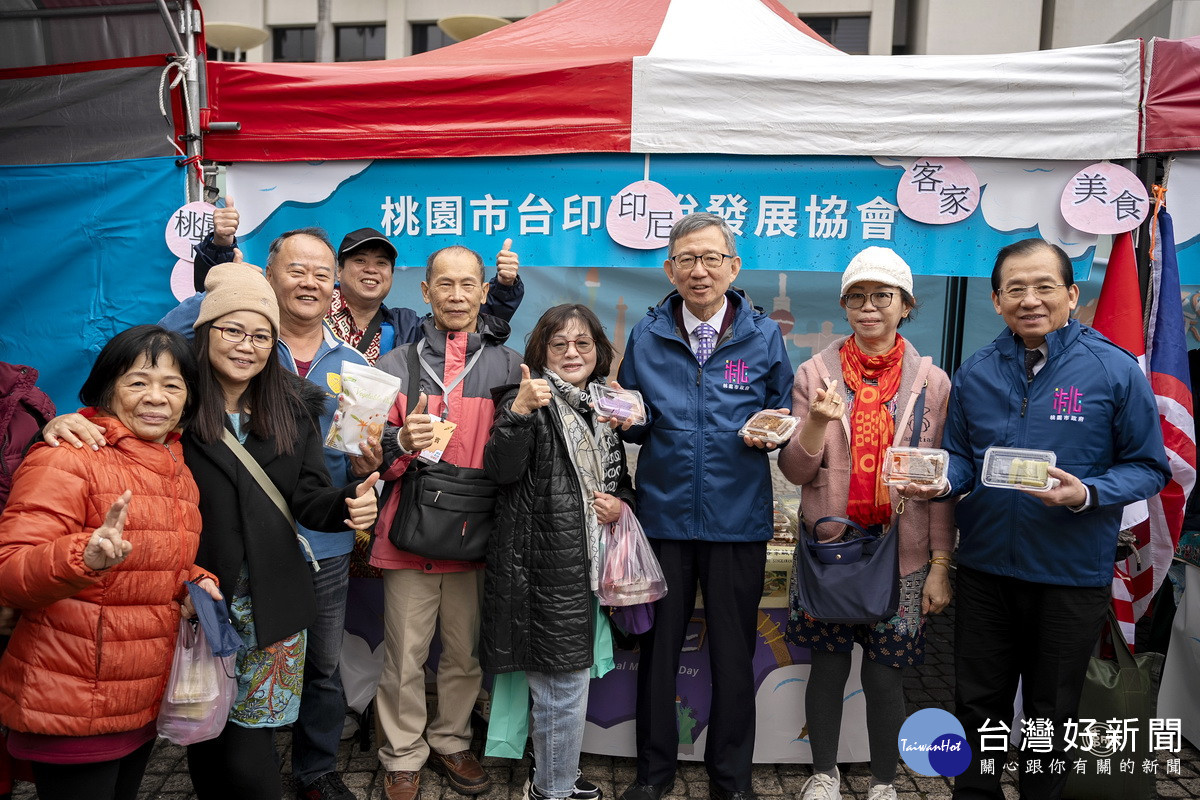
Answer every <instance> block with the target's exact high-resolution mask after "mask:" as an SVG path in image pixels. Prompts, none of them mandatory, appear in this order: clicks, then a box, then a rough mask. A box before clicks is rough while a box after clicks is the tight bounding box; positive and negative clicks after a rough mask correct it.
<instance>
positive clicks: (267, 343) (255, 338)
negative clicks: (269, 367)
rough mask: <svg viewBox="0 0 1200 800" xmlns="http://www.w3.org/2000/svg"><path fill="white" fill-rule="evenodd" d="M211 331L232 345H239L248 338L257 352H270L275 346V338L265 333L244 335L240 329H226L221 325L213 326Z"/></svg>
mask: <svg viewBox="0 0 1200 800" xmlns="http://www.w3.org/2000/svg"><path fill="white" fill-rule="evenodd" d="M212 329H213V330H214V331H220V332H221V338H222V339H224V340H225V341H227V342H233V343H234V344H241V343H242V342H243V341H245V340H246V339H247V338H249V339H250V344H251V346H253V347H257V348H258V349H259V350H270V349H271V348H272V347H274V346H275V337H274V336H271V335H269V334H266V333H246V332H245V331H244V330H242V329H241V328H226V327H223V326H221V325H213V326H212Z"/></svg>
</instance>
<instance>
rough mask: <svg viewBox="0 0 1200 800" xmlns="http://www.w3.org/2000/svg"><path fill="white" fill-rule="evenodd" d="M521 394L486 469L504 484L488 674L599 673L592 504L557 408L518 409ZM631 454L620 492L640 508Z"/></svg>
mask: <svg viewBox="0 0 1200 800" xmlns="http://www.w3.org/2000/svg"><path fill="white" fill-rule="evenodd" d="M516 397H517V389H516V387H507V389H506V390H505V391H504V394H503V398H502V400H501V401H500V403H499V405H498V406H497V408H496V419H495V424H494V426H493V428H492V436H491V439H489V440H488V444H487V448H486V449H485V450H484V469H486V470H487V472H488V475H489V476H490V477H491V478H492V479H493V480H495V481H496V482H497V483H499V484H500V492H499V494H498V496H497V499H496V527H495V529H494V530H493V531H492V536H491V538H490V539H489V540H488V554H487V571H486V572H485V573H484V594H483V597H484V600H483V624H482V626H481V632H480V646H479V661H480V663H481V664H482V665H483V668H484V669H485V670H487V671H488V672H492V673H499V672H514V671H517V670H523V671H534V672H567V671H571V670H579V669H587V668H588V667H590V666H591V665H592V637H593V632H592V591H591V587H590V586H589V583H588V564H587V535H586V533H585V532H584V529H583V521H584V513H583V496H582V493H581V490H580V487H579V479H578V477H576V475H575V468H574V466H572V464H571V460H570V458H571V456H570V451H569V450H568V449H567V443H566V440H565V439H564V438H563V432H562V422H561V420H560V419H559V418H558V413H557V412H556V411H555V410H554V408H553V406H549V407H545V408H540V409H538V410H537V411H536V412H534V413H533V414H530V415H527V416H521V415H519V414H514V413H512V411H511V407H512V404H513V401H514V400H515V399H516ZM618 447H619V448H621V450H620V452H621V477H620V479H619V484H618V489H617V491H616V492H614V494H615V495H616V496H617V497H619V498H621V499H622V500H624V501H625V502H626V503H628V504H629V505H630V507H631V508H632V507H633V505H634V499H633V498H634V493H633V488H632V483H631V481H630V479H629V471H628V470H627V469H626V466H625V452H624V448H623V446H622V445H620V444H618Z"/></svg>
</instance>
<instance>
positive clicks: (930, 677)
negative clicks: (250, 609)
mask: <svg viewBox="0 0 1200 800" xmlns="http://www.w3.org/2000/svg"><path fill="white" fill-rule="evenodd" d="M952 613H953V607H951V609H950V613H949V614H946V615H942V616H940V617H936V618H934V622H933V624H932V625H931V626H930V633H929V649H928V653H927V659H926V664H925V666H924V667H921V668H919V669H913V670H910V672H909V675H908V677H907V680H906V684H907V685H906V693H907V699H908V705H909V709H910V711H916V710H917V709H920V708H928V707H930V706H939V707H942V708H946V709H947V710H949V707H950V704H951V701H952V694H951V692H952V686H953V681H954V670H953V664H952V662H951V653H952V652H953V626H952V625H951V616H950V615H951V614H952ZM1159 715H1160V716H1163V717H1168V716H1170V709H1160V711H1159ZM289 743H290V737H289V736H288V734H286V733H283V734H282V735H281V736H280V745H281V748H282V750H283V753H282V761H283V763H284V764H287V763H288V761H289V753H288V752H287V751H288V747H289ZM477 744H478V743H477ZM1177 757H1178V758H1180V761H1181V768H1180V771H1179V774H1178V775H1167V774H1165V768H1166V756H1165V755H1163V754H1160V756H1159V761H1160V765H1159V777H1158V795H1159V797H1192V798H1200V752H1197V751H1196V749H1195V748H1193V747H1191V746H1190V745H1188V744H1187V742H1184V749H1183V751H1182V752H1180V753H1179V754H1177ZM484 764H485V766H486V767H487V769H488V770H489V772H490V773H491V775H492V777H493V779H494V781H495V785H494V786H493V788H492V789H491V791H490V792H489V793H488V794H486V795H483V798H484V799H485V800H520V798H521V789H522V785H523V783H524V781H525V777H526V774H527V772H528V763H527V762H519V761H511V760H508V759H499V758H489V759H485V760H484ZM339 766H340V767H341V769H342V771H343V775H344V779H345V781H346V785H347V786H349V787H350V788H351V789H352V790H353V791H354V793H355V794H356V795H357V796H358V797H359V798H361V799H362V800H379V798H382V797H383V773H382V771H381V770H380V768H379V762H378V760H377V759H376V757H375V751H374V750H368V751H366V752H362V751H360V750H359V749H358V746H357V745H356V744H355V743H352V742H343V743H342V750H341V755H340V761H339ZM581 766H582V768H583V772H584V774H585V775H586V776H587V777H588V778H589V779H590V780H592V781H593V782H595V783H596V784H597V785H598V786H600V787H601V789H603V791H604V796H605V797H606V798H615V797H616V795H617V794H618V793H619V792H620V791H622V790H623V789H624V787H625V786H626V785H628V784H629V782H630V781H632V780H633V776H634V765H633V760H632V759H628V758H612V757H608V756H593V755H584V756H583V759H582V765H581ZM285 769H286V767H285ZM810 773H811V770H810V769H809V767H808V766H806V765H803V764H778V765H774V764H762V765H759V766H756V767H755V769H754V789H755V791H756V792H757V793H758V794H759V795H760V797H761V798H763V800H775V798H795V797H797V796H798V795H799V792H800V787H801V785H802V784H803V783H804V781H805V779H807V778H808V776H809V774H810ZM842 773H843V780H842V792H843V796H844V797H846V798H855V800H865V798H866V795H867V782H868V772H867V768H866V765H865V764H850V765H843V767H842ZM288 777H290V776H285V779H286V778H288ZM678 777H679V779H678V780H677V781H676V786H675V791H674V792H673V793H672V794H671V795H668V800H707V798H708V781H707V779H706V775H705V772H704V767H703V765H701V764H693V763H690V762H685V763H683V764H681V766H680V770H679V776H678ZM1005 781H1006V783H1005V794H1006V796H1007V797H1008V798H1016V797H1017V791H1016V786H1015V784H1013V783H1012V782H1011V780H1010V779H1009V778H1006V779H1005ZM288 785H289V786H290V783H289V784H288ZM191 788H192V787H191V781H190V779H189V778H188V773H187V762H186V759H185V758H184V750H183V748H181V747H176V746H174V745H171V744H168V743H166V742H165V741H162V740H160V741H159V742H158V745H157V747H156V748H155V751H154V756H153V758H152V760H151V762H150V767H149V770H148V772H147V774H146V778H145V780H144V781H143V782H142V793H141V798H142V800H149V798H161V799H162V800H185V798H191V797H192V796H193V795H192V791H191ZM896 788H897V790H898V792H899V795H900V798H901V799H902V800H939V799H941V798H949V797H950V781H949V780H948V779H945V778H926V777H923V776H921V775H916V774H914V773H912V772H911V771H910V770H908V769H907V768H906V767H904V766H903V765H901V768H900V775H899V776H898V777H897V780H896ZM289 796H290V795H289ZM13 797H14V800H32V798H34V797H36V794H35V793H34V791H33V787H32V786H30V785H28V784H22V785H21V786H20V787H18V788H17V790H16V791H15V792H14V793H13ZM442 798H445V800H455V799H457V798H460V795H458V794H456V793H455V792H454V791H452V790H451V789H449V788H448V787H447V786H446V784H445V782H444V781H443V779H442V778H441V777H439V776H438V775H435V774H434V773H433V772H431V771H430V770H428V769H427V770H425V771H424V773H423V775H422V787H421V800H441V799H442Z"/></svg>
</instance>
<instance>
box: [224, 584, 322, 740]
mask: <svg viewBox="0 0 1200 800" xmlns="http://www.w3.org/2000/svg"><path fill="white" fill-rule="evenodd" d="M237 584H238V585H237V588H236V589H235V591H234V595H233V603H232V604H231V606H230V610H231V611H232V617H233V627H234V628H235V629H236V630H237V632H238V636H240V637H241V639H242V647H241V649H239V650H238V654H237V682H238V693H237V698H236V699H235V700H234V702H233V708H232V709H231V710H230V712H229V721H230V722H233V723H236V724H238V725H241V726H242V727H243V728H277V727H279V726H280V725H287V724H289V723H291V722H295V721H296V717H297V716H299V714H300V693H301V691H302V689H303V683H304V650H305V641H306V638H305V631H300V632H299V633H296V634H293V635H291V636H289V637H287V638H286V639H282V640H280V641H278V642H275V643H274V644H269V645H267V646H266V647H259V646H258V636H257V635H256V632H255V629H254V603H253V601H252V600H251V598H250V575H249V572H248V571H247V569H246V565H245V564H243V565H242V572H241V575H239V576H238V582H237Z"/></svg>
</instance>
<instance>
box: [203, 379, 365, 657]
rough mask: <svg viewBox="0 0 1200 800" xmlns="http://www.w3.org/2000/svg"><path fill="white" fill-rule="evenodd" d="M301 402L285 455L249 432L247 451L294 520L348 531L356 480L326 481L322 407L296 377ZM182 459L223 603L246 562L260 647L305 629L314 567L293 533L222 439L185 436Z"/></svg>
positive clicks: (207, 563)
mask: <svg viewBox="0 0 1200 800" xmlns="http://www.w3.org/2000/svg"><path fill="white" fill-rule="evenodd" d="M288 379H289V380H294V381H295V385H296V387H297V389H298V390H299V391H300V394H301V397H302V398H303V400H304V403H305V405H304V408H303V409H300V410H298V411H297V419H296V423H297V429H298V430H299V433H300V436H299V439H298V441H297V442H296V447H295V449H294V450H293V451H292V453H290V454H284V455H278V454H276V452H275V444H274V442H271V441H267V440H264V439H260V438H259V437H257V436H255V435H254V434H253V433H252V434H250V435H249V436H247V437H246V442H245V448H246V450H247V451H249V453H250V455H251V456H253V457H254V460H255V461H257V462H258V463H259V465H260V466H261V467H262V468H263V471H265V472H266V473H267V476H268V477H269V478H270V479H271V482H272V483H274V484H275V486H276V487H277V488H278V489H279V493H280V494H282V495H283V497H284V499H285V500H287V502H288V507H289V508H290V509H291V512H292V515H293V516H294V517H295V519H296V521H297V522H299V523H300V524H301V525H304V526H305V527H308V528H312V529H313V530H320V531H330V532H337V531H343V530H345V529H346V525H345V523H344V522H343V520H345V518H346V514H347V511H346V504H345V502H344V500H345V498H347V497H350V496H352V495H353V493H354V489H355V488H356V487H357V486H358V484H359V483H360V482H361V481H355V482H353V483H351V484H349V485H348V486H346V487H345V488H342V487H334V486H332V485H330V480H329V472H328V471H327V470H326V469H325V455H324V445H323V444H322V437H321V431H320V429H319V427H318V423H317V419H318V416H319V414H320V412H321V409H322V408H323V407H324V402H325V393H324V392H323V391H322V390H321V389H320V387H318V386H316V385H314V384H311V383H309V382H308V381H303V380H300V379H298V378H294V376H292V375H291V373H288ZM183 451H184V460H185V461H186V462H187V465H188V467H189V468H191V470H192V475H193V476H195V478H196V483H197V485H199V487H200V514H201V516H202V517H203V518H204V526H203V529H202V530H201V533H200V549H199V551H198V552H197V553H196V564H198V565H200V566H202V567H204V568H205V569H207V570H208V571H210V572H212V573H213V574H214V575H216V576H217V579H218V580H219V581H220V582H221V591H222V592H223V593H224V595H225V601H226V603H229V602H231V601H232V599H233V597H232V595H233V589H234V587H235V586H236V585H237V578H238V573H239V572H241V568H242V562H243V561H245V562H247V563H248V564H249V571H250V596H251V598H252V601H253V604H254V625H255V631H256V633H257V635H258V643H259V645H260V646H266V645H269V644H273V643H274V642H278V641H280V640H281V639H284V638H286V637H288V636H291V635H292V634H294V633H298V632H299V631H302V630H304V629H305V628H307V627H308V626H310V625H311V624H312V623H313V622H314V621H315V620H316V618H317V603H316V594H315V593H314V591H313V581H312V567H310V566H309V565H308V563H307V562H306V561H305V560H304V554H303V552H302V551H301V549H300V543H299V542H298V541H297V539H296V530H295V528H293V527H292V526H291V525H289V524H288V522H287V520H286V519H284V517H283V514H281V513H280V511H279V508H278V507H277V506H276V505H275V503H273V502H272V501H271V498H269V497H268V496H267V493H266V492H265V491H263V489H262V487H261V486H259V484H258V481H256V480H255V479H254V476H252V475H251V474H250V472H249V471H248V470H247V469H246V468H245V467H244V466H242V462H241V461H239V460H238V458H237V456H235V455H234V454H233V451H232V450H230V449H229V447H228V446H227V445H226V444H225V443H224V442H221V441H216V442H212V443H205V442H201V441H199V440H198V439H196V437H195V436H193V435H191V434H190V433H189V434H185V435H184V437H183Z"/></svg>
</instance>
